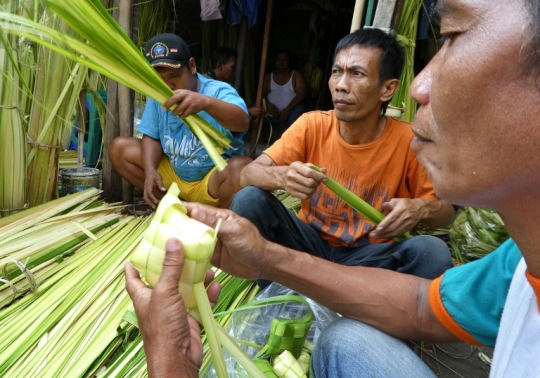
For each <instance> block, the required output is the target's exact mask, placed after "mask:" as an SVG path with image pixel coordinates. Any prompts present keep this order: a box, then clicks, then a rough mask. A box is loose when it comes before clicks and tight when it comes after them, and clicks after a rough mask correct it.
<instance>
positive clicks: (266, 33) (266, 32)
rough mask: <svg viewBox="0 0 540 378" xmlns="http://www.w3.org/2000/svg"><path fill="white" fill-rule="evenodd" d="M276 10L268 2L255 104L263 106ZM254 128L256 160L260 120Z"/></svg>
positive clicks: (251, 144) (252, 155) (255, 121)
mask: <svg viewBox="0 0 540 378" xmlns="http://www.w3.org/2000/svg"><path fill="white" fill-rule="evenodd" d="M273 10H274V0H268V3H267V5H266V21H265V24H264V37H263V44H262V52H261V68H260V70H259V84H258V86H257V97H256V99H255V104H256V105H257V106H261V104H262V90H263V85H264V75H265V74H266V58H267V56H268V40H269V39H270V27H271V25H272V11H273ZM253 121H254V122H253V127H252V130H251V142H250V144H249V147H250V149H251V153H250V154H249V156H250V157H251V158H255V155H256V152H257V134H258V133H259V120H258V119H255V120H253Z"/></svg>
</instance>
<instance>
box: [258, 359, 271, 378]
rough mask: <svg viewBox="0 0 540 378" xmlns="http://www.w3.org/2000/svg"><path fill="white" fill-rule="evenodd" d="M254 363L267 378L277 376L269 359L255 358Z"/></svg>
mask: <svg viewBox="0 0 540 378" xmlns="http://www.w3.org/2000/svg"><path fill="white" fill-rule="evenodd" d="M253 363H254V364H255V365H256V366H257V367H258V368H259V370H260V371H262V373H263V374H264V375H265V376H266V377H267V378H277V375H276V373H274V369H273V368H272V365H271V364H270V362H269V361H268V360H253Z"/></svg>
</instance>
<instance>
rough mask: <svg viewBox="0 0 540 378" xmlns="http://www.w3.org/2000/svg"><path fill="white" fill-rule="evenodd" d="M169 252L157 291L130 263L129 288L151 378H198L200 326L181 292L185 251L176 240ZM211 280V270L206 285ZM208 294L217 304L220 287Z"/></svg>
mask: <svg viewBox="0 0 540 378" xmlns="http://www.w3.org/2000/svg"><path fill="white" fill-rule="evenodd" d="M166 249H167V250H166V254H165V260H164V262H163V271H162V273H161V276H160V278H159V281H158V283H157V284H156V286H155V288H154V290H151V289H149V288H148V287H147V286H146V285H145V284H144V283H143V282H142V281H141V279H140V278H139V273H138V272H137V271H136V270H135V268H134V267H133V266H132V265H131V264H130V263H126V265H125V272H126V289H127V292H128V294H129V296H130V297H131V299H132V301H133V305H134V307H135V312H136V314H137V322H138V325H139V329H140V331H141V334H142V337H143V344H144V353H145V355H146V362H147V369H148V375H149V377H150V378H158V377H171V378H173V377H174V378H192V377H198V376H199V367H200V366H201V364H202V355H203V348H202V343H201V337H200V327H199V324H198V323H197V321H196V320H195V319H193V318H192V317H191V316H189V315H188V313H187V311H186V308H185V306H184V302H183V299H182V296H181V295H180V294H179V292H178V281H179V280H180V275H181V273H182V268H183V266H184V250H183V248H182V244H181V243H180V241H178V240H177V239H170V240H169V241H168V242H167V247H166ZM212 279H213V272H212V271H211V270H209V271H208V272H207V275H206V278H205V282H206V283H209V282H211V281H212ZM207 292H208V297H209V299H210V301H211V302H215V301H216V300H217V298H218V296H219V284H217V283H214V284H212V285H210V286H209V287H208V291H207Z"/></svg>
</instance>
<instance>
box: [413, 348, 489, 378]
mask: <svg viewBox="0 0 540 378" xmlns="http://www.w3.org/2000/svg"><path fill="white" fill-rule="evenodd" d="M416 352H417V353H418V354H419V355H420V356H421V357H422V360H423V361H424V362H425V363H426V364H427V365H428V366H429V367H430V368H431V370H433V372H434V373H435V375H436V376H437V377H440V378H456V377H462V378H487V377H489V370H490V365H491V358H493V349H492V348H488V347H475V346H471V345H469V344H465V343H458V344H426V343H424V344H423V345H419V346H417V347H416Z"/></svg>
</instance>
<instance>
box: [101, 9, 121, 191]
mask: <svg viewBox="0 0 540 378" xmlns="http://www.w3.org/2000/svg"><path fill="white" fill-rule="evenodd" d="M118 17H119V11H118V0H115V4H114V10H113V18H114V19H116V20H117V19H118ZM119 118H120V116H119V113H118V83H117V82H116V81H114V80H111V79H108V80H107V117H106V121H105V135H104V137H105V142H104V147H103V165H102V189H103V197H104V198H105V199H106V200H107V201H119V200H121V199H122V177H121V176H120V175H119V174H118V172H116V171H115V170H114V168H113V166H112V163H111V161H110V159H109V146H110V145H111V144H112V141H113V140H114V138H116V137H117V136H120V126H119Z"/></svg>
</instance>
